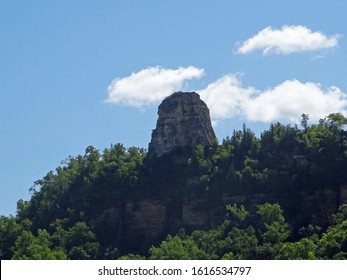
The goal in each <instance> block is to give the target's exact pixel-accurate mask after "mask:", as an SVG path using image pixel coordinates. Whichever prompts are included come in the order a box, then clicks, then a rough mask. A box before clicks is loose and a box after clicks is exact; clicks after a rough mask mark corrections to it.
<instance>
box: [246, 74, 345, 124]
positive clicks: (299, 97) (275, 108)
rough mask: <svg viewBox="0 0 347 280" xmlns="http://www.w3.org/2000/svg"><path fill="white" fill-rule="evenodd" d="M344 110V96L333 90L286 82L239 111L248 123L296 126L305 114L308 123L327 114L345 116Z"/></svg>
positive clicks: (297, 82) (263, 93)
mask: <svg viewBox="0 0 347 280" xmlns="http://www.w3.org/2000/svg"><path fill="white" fill-rule="evenodd" d="M346 106H347V95H346V94H345V93H343V92H342V91H341V90H340V89H339V88H337V87H329V88H327V89H323V88H322V87H321V85H320V84H316V83H310V82H309V83H301V82H300V81H298V80H287V81H285V82H283V83H281V84H279V85H277V86H276V87H274V88H272V89H268V90H265V91H263V92H261V93H260V94H259V95H257V96H254V97H253V98H251V99H249V100H247V102H246V103H245V104H244V106H243V110H244V115H245V116H246V118H247V119H248V120H252V121H263V122H270V121H275V120H280V119H284V120H289V121H292V122H298V119H299V118H300V116H301V114H302V113H308V114H309V115H310V119H311V120H318V119H320V118H324V117H325V116H327V115H329V114H330V113H336V112H341V113H343V114H345V113H346V111H345V107H346Z"/></svg>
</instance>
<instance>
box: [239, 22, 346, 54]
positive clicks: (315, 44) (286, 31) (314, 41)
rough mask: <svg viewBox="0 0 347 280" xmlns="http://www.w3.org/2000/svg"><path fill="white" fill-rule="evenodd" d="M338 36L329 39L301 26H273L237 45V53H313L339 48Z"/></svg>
mask: <svg viewBox="0 0 347 280" xmlns="http://www.w3.org/2000/svg"><path fill="white" fill-rule="evenodd" d="M338 37H339V36H338V35H334V36H330V37H327V36H326V35H324V34H323V33H321V32H313V31H311V30H310V29H308V28H307V27H305V26H301V25H291V26H288V25H285V26H283V27H282V29H273V28H272V27H271V26H269V27H266V28H265V29H263V30H261V31H260V32H259V33H258V34H256V35H254V36H253V37H251V38H249V39H247V40H246V41H244V42H239V43H237V44H236V53H238V54H247V53H250V52H253V51H257V50H260V51H262V52H263V54H268V53H276V54H289V53H294V52H311V51H317V50H323V49H329V48H334V47H337V46H338Z"/></svg>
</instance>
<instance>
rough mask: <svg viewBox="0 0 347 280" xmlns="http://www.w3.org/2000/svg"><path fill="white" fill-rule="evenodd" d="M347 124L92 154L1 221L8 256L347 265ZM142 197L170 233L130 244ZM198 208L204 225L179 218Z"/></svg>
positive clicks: (67, 165)
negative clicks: (159, 149)
mask: <svg viewBox="0 0 347 280" xmlns="http://www.w3.org/2000/svg"><path fill="white" fill-rule="evenodd" d="M346 125H347V118H346V117H344V116H343V115H342V114H339V113H337V114H331V115H329V116H327V117H326V118H324V119H321V120H320V121H319V122H318V123H315V124H311V123H310V122H309V116H308V115H305V114H303V115H302V122H301V126H300V127H298V126H296V125H283V124H281V123H279V122H278V123H273V124H271V125H270V127H269V129H268V130H265V131H264V132H262V133H261V135H260V136H259V137H257V136H256V135H255V134H254V132H252V130H251V129H249V128H247V127H246V126H245V125H244V126H243V128H242V130H240V131H234V132H233V134H232V135H231V136H229V137H226V138H225V139H223V141H222V143H220V144H218V143H217V141H216V142H215V143H213V144H212V145H211V146H208V147H204V146H197V147H195V148H194V149H177V151H175V152H173V153H171V154H169V155H166V156H163V157H161V158H155V157H150V156H149V155H148V154H147V151H146V150H145V149H142V148H136V147H130V148H128V149H127V148H125V147H124V146H123V145H122V144H116V145H112V146H111V147H110V148H108V149H105V150H104V151H102V152H100V151H99V150H97V149H96V148H94V147H93V146H89V147H87V148H86V150H85V153H84V155H77V156H75V157H71V156H70V157H68V158H67V159H66V160H64V161H63V162H62V163H61V165H60V166H58V167H57V168H56V170H54V171H50V172H48V173H47V175H46V176H44V177H43V178H42V179H39V180H37V181H36V182H35V183H34V186H32V187H31V188H30V191H31V192H32V196H31V199H30V200H29V201H23V200H19V201H18V203H17V213H16V215H15V216H9V217H5V216H2V217H1V218H0V256H1V259H118V258H121V259H145V258H148V259H347V204H346V203H347V172H346V171H347V132H346V130H345V128H346ZM144 201H145V202H146V203H147V204H148V203H149V202H148V201H150V202H151V201H152V202H153V201H154V202H155V203H157V201H163V205H159V206H158V207H159V208H158V209H166V210H165V211H166V212H165V217H166V218H165V220H164V221H161V222H162V224H164V227H163V228H160V230H158V233H156V234H153V235H146V236H144V237H143V238H139V237H136V238H134V239H131V238H130V237H131V234H129V236H130V237H129V238H130V239H129V238H127V232H131V227H132V225H131V224H129V223H128V222H127V213H130V212H131V211H133V212H131V213H135V212H136V207H142V206H141V205H144ZM154 202H153V203H152V204H151V207H152V206H153V205H154ZM141 203H142V204H141ZM147 204H146V205H147ZM190 204H194V205H195V206H196V207H195V208H194V209H195V210H194V209H193V210H194V211H197V213H200V214H199V216H196V217H207V218H206V219H205V220H202V222H201V223H200V224H197V221H194V219H195V218H194V217H195V216H194V215H193V214H191V213H190V216H186V218H185V219H186V220H187V222H182V221H183V220H184V218H182V217H183V216H184V215H185V214H184V211H185V209H186V208H187V207H188V206H189V205H190ZM131 207H132V208H131ZM160 207H161V208H160ZM130 208H131V209H135V210H129V209H130ZM156 209H157V208H156ZM163 211H164V210H163ZM182 213H183V214H182ZM196 219H197V218H196ZM211 221H212V222H211ZM135 226H136V225H135ZM156 227H158V228H159V226H156V224H155V226H153V230H156Z"/></svg>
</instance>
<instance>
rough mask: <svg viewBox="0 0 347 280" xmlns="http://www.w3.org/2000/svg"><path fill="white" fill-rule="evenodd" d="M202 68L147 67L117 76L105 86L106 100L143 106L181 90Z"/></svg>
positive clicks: (202, 71) (197, 75) (197, 76)
mask: <svg viewBox="0 0 347 280" xmlns="http://www.w3.org/2000/svg"><path fill="white" fill-rule="evenodd" d="M203 75H204V69H201V68H196V67H193V66H189V67H180V68H178V69H164V68H161V67H159V66H156V67H149V68H146V69H143V70H141V71H139V72H136V73H132V74H131V75H130V76H128V77H124V78H117V79H115V80H113V81H112V82H111V84H110V85H109V86H108V88H107V92H108V98H107V100H106V102H108V103H116V104H121V105H127V106H134V107H143V106H146V105H150V104H154V103H157V102H159V101H161V100H162V99H164V98H165V97H166V96H168V95H169V94H171V93H173V92H175V91H178V90H182V88H183V87H184V83H185V82H186V81H187V80H190V79H199V78H201V77H202V76H203Z"/></svg>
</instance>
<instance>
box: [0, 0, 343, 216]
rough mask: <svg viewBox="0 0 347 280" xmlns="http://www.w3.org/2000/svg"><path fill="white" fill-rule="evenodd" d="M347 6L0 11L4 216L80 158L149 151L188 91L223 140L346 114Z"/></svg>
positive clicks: (235, 4)
mask: <svg viewBox="0 0 347 280" xmlns="http://www.w3.org/2000/svg"><path fill="white" fill-rule="evenodd" d="M346 11H347V4H346V1H344V0H330V1H305V0H300V1H297V0H291V1H269V0H268V1H250V0H243V1H233V0H228V1H227V0H225V1H223V0H217V1H189V0H184V1H159V0H158V1H153V0H147V1H120V0H119V1H115V0H113V1H111V0H109V1H107V0H103V1H87V0H84V1H82V0H80V1H77V0H76V1H67V0H61V1H43V0H42V1H38V0H33V1H17V0H11V1H10V0H4V1H1V2H0V27H1V28H0V36H1V37H0V38H1V44H0V74H1V75H0V128H1V134H0V135H1V137H0V152H1V155H2V159H1V161H0V193H1V196H0V215H9V214H14V213H15V209H16V201H17V200H18V199H20V198H23V199H29V198H30V194H29V188H30V187H31V186H32V185H33V182H34V181H35V180H37V179H40V178H42V177H43V176H44V175H45V174H46V173H47V172H48V171H50V170H54V169H55V168H56V167H57V166H58V165H59V164H60V162H61V161H62V160H64V159H65V158H66V157H68V156H69V155H72V156H75V155H77V154H83V153H84V150H85V148H86V147H87V146H88V145H93V146H94V147H96V148H98V149H100V150H103V149H104V148H108V147H109V146H110V144H111V143H123V144H124V145H125V146H126V147H130V146H138V147H145V148H147V145H148V142H149V140H150V135H151V130H152V129H153V128H154V127H155V123H156V119H157V115H156V113H157V106H158V104H159V103H160V100H161V99H163V98H164V97H165V96H166V95H168V94H170V93H171V92H172V91H175V90H196V91H197V92H198V93H199V94H200V95H201V98H202V99H203V100H205V102H206V103H207V104H208V105H209V107H210V110H211V115H212V118H213V123H214V126H215V131H216V134H217V136H218V138H219V140H222V139H223V137H225V136H227V135H230V134H231V133H232V131H233V130H234V129H240V128H241V127H242V123H244V122H245V123H246V124H247V126H249V127H250V128H251V129H252V130H254V131H256V132H258V133H259V131H262V130H263V129H266V128H268V126H269V124H270V123H271V122H273V121H281V122H283V123H295V122H298V120H299V119H300V115H301V113H309V114H310V116H311V118H312V120H313V121H314V120H315V119H319V118H320V117H324V115H326V114H327V113H329V112H331V111H334V112H337V111H339V112H342V113H345V110H347V97H346V93H347V79H346V73H347V64H346V61H347V45H346V42H347V41H346V35H347V30H346V26H347V17H346V14H345V13H346Z"/></svg>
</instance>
